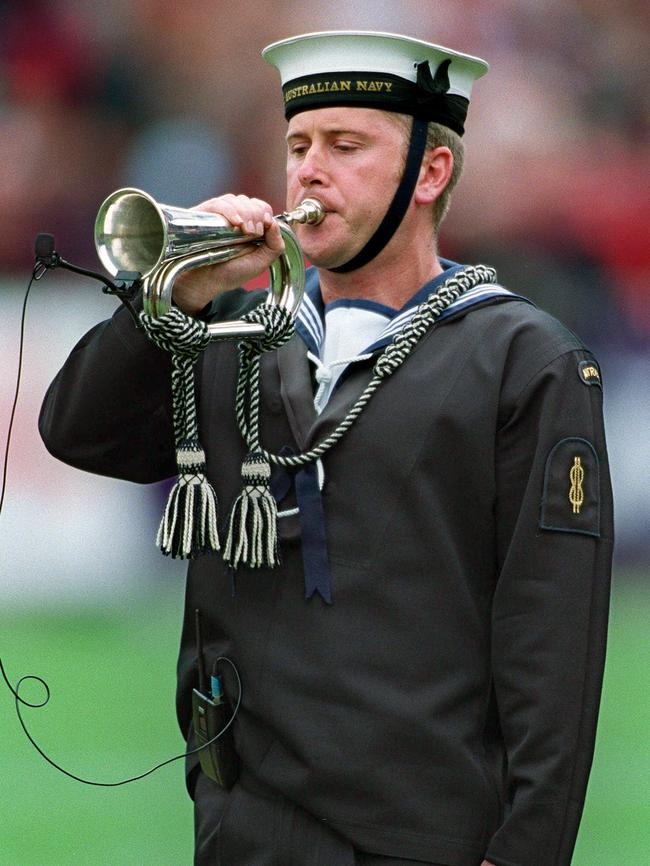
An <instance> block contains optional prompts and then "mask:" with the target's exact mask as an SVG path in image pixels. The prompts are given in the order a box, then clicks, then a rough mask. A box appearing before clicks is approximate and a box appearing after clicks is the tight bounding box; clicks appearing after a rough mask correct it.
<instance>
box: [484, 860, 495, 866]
mask: <svg viewBox="0 0 650 866" xmlns="http://www.w3.org/2000/svg"><path fill="white" fill-rule="evenodd" d="M481 866H494V863H490V862H489V861H488V860H484V861H483V862H482V863H481Z"/></svg>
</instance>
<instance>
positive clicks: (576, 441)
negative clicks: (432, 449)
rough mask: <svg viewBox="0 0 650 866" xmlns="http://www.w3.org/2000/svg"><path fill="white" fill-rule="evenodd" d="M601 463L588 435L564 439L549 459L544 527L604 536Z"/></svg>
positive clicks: (543, 510)
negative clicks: (587, 438)
mask: <svg viewBox="0 0 650 866" xmlns="http://www.w3.org/2000/svg"><path fill="white" fill-rule="evenodd" d="M599 491H600V467H599V462H598V455H597V454H596V451H595V449H594V447H593V445H592V444H591V442H588V441H587V440H586V439H581V438H579V437H577V436H575V437H567V438H566V439H561V440H560V441H559V442H558V443H557V445H555V446H554V447H553V448H552V449H551V452H550V454H549V455H548V457H547V459H546V468H545V470H544V490H543V492H542V502H541V508H540V520H539V526H540V529H548V530H552V531H555V532H579V533H582V534H584V535H594V536H596V537H597V538H598V537H600V496H599Z"/></svg>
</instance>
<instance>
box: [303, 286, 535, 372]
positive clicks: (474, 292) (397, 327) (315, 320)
mask: <svg viewBox="0 0 650 866" xmlns="http://www.w3.org/2000/svg"><path fill="white" fill-rule="evenodd" d="M310 288H311V291H312V292H314V294H315V292H319V289H318V283H317V282H316V284H315V286H314V285H313V283H312V286H311V287H310ZM432 291H435V289H433V290H432ZM503 296H512V297H518V296H515V295H513V293H512V292H511V291H509V290H508V289H505V288H504V287H503V286H500V285H499V284H498V283H483V284H481V285H480V286H475V287H474V288H473V289H470V290H469V291H468V292H465V293H464V294H463V295H462V296H461V297H460V298H459V299H458V300H457V301H454V303H453V304H451V305H450V306H449V307H448V308H447V309H446V310H445V312H444V313H443V315H442V316H441V317H440V320H442V319H445V318H447V317H448V316H451V315H453V314H454V313H457V312H459V311H460V310H462V309H464V308H465V307H469V306H471V305H472V304H476V303H479V302H480V301H483V300H487V299H488V298H495V297H503ZM423 300H424V299H423ZM314 301H316V303H315V302H314ZM318 301H320V296H319V295H315V297H314V298H312V297H311V296H310V294H309V293H308V292H305V294H304V295H303V300H302V304H301V305H300V308H299V310H298V315H297V318H296V328H297V330H298V332H299V333H300V335H301V336H302V338H303V340H304V341H305V343H306V344H307V346H308V348H309V349H310V351H312V352H313V353H314V354H315V355H319V356H320V353H321V348H322V344H323V338H324V333H325V332H324V324H323V319H322V311H321V310H322V301H321V302H320V304H318V306H317V303H318ZM351 303H352V304H353V302H351ZM319 306H320V307H321V309H320V310H319V308H318V307H319ZM418 308H419V304H414V305H413V306H410V307H408V309H406V310H403V312H401V313H398V314H397V315H396V316H395V317H394V318H392V319H390V320H389V321H388V322H387V323H386V327H385V328H384V329H383V331H382V332H381V334H380V335H379V336H378V338H377V339H376V340H375V342H374V343H372V345H371V346H367V347H366V348H365V349H364V352H371V351H374V350H375V349H377V348H379V347H381V346H382V345H385V344H386V343H388V342H390V340H391V339H392V338H393V337H394V336H395V334H397V333H398V332H399V331H401V330H402V328H403V327H404V326H405V325H406V324H407V322H409V321H410V320H411V319H412V318H413V316H414V315H415V314H416V313H417V311H418Z"/></svg>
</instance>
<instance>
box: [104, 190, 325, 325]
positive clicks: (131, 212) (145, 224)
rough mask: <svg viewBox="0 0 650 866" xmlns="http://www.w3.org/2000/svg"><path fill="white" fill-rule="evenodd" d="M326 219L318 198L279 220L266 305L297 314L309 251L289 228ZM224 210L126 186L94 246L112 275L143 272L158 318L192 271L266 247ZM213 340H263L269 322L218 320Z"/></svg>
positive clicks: (150, 307)
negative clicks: (279, 242)
mask: <svg viewBox="0 0 650 866" xmlns="http://www.w3.org/2000/svg"><path fill="white" fill-rule="evenodd" d="M324 216H325V209H324V208H323V205H322V204H321V202H319V201H318V199H313V198H307V199H305V200H304V201H303V202H301V204H300V205H298V207H297V208H295V209H294V210H292V211H289V212H285V213H283V214H280V215H278V216H277V217H276V219H277V220H278V223H279V226H280V230H281V232H282V236H283V239H284V245H285V250H284V252H283V253H282V255H281V256H279V257H278V258H277V259H276V260H275V261H274V262H273V263H272V265H271V267H270V269H269V271H270V287H269V291H268V295H267V299H266V303H268V304H271V305H276V306H280V307H283V308H285V309H286V310H288V311H289V312H290V314H291V315H292V316H294V317H295V315H296V313H297V311H298V307H299V306H300V303H301V301H302V296H303V292H304V289H305V265H304V260H303V255H302V250H301V249H300V246H299V244H298V240H297V238H296V236H295V234H294V233H293V231H292V230H291V228H290V226H291V225H293V224H294V223H309V224H312V225H317V224H318V223H320V222H321V220H322V219H323V217H324ZM261 243H262V239H261V238H259V237H258V236H251V235H247V234H245V233H244V232H242V231H241V229H238V228H235V227H234V226H232V225H231V224H230V223H229V222H228V221H227V220H226V218H225V217H223V216H220V215H219V214H212V213H207V212H205V211H199V210H192V209H188V208H180V207H171V206H170V205H166V204H160V203H159V202H157V201H156V200H155V199H154V198H152V196H150V195H149V194H148V193H146V192H143V191H142V190H139V189H134V188H131V187H127V188H124V189H118V190H117V191H116V192H114V193H112V194H111V195H109V196H108V198H107V199H105V201H104V202H103V203H102V205H101V206H100V208H99V212H98V213H97V218H96V220H95V247H96V249H97V253H98V255H99V258H100V261H101V262H102V264H103V265H104V267H105V268H106V269H107V270H108V271H109V273H110V274H111V275H113V276H115V275H116V274H117V273H118V272H119V271H137V272H139V273H140V274H141V276H142V281H143V282H142V297H143V304H144V310H145V312H146V313H148V314H149V315H151V316H153V317H154V318H159V317H160V316H163V315H165V313H166V312H168V310H169V309H170V307H171V304H172V291H173V287H174V281H175V280H176V278H177V277H178V276H179V275H180V274H182V273H184V272H185V271H188V270H191V269H192V268H199V267H203V266H205V265H214V264H218V263H219V262H225V261H228V260H229V259H233V258H236V257H238V256H241V255H243V254H244V253H245V252H246V250H242V245H244V244H248V245H250V244H261ZM208 330H209V332H210V334H211V336H212V337H214V338H222V339H224V338H233V339H237V338H241V337H248V338H251V337H256V336H258V337H259V336H262V335H263V334H264V327H263V326H262V325H258V324H254V323H251V322H243V321H241V320H238V321H233V322H213V323H211V324H209V325H208Z"/></svg>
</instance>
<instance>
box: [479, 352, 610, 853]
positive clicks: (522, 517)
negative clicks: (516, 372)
mask: <svg viewBox="0 0 650 866" xmlns="http://www.w3.org/2000/svg"><path fill="white" fill-rule="evenodd" d="M506 416H507V417H505V419H503V425H502V427H501V429H500V431H499V434H498V441H497V454H496V469H497V504H496V515H495V517H496V527H497V536H498V568H499V576H498V582H497V586H496V592H495V597H494V606H493V620H492V670H493V682H494V689H495V695H496V700H497V706H498V712H499V720H500V725H501V730H502V734H503V739H504V742H505V748H506V753H507V787H506V803H505V816H504V820H503V822H502V824H501V826H500V828H499V829H498V831H497V832H496V833H495V835H494V836H493V838H492V839H491V841H490V844H489V846H488V850H487V853H486V858H487V859H488V860H490V861H491V862H493V863H494V864H496V866H532V864H535V866H568V864H569V863H570V862H571V855H572V852H573V848H574V844H575V839H576V835H577V831H578V826H579V822H580V818H581V814H582V809H583V804H584V799H585V792H586V787H587V780H588V776H589V771H590V767H591V761H592V755H593V749H594V740H595V731H596V722H597V715H598V706H599V700H600V692H601V685H602V676H603V667H604V659H605V642H606V628H607V614H608V604H609V583H610V569H611V556H612V543H613V525H612V497H611V487H610V480H609V470H608V463H607V453H606V446H605V435H604V429H603V418H602V388H601V383H600V377H599V375H598V367H597V365H596V363H595V361H594V360H593V358H592V357H591V356H590V355H589V353H588V352H586V351H582V350H575V351H567V352H565V353H563V354H562V355H561V356H560V357H558V358H556V359H555V360H553V361H551V362H550V363H548V364H547V365H546V366H544V368H543V369H542V370H540V371H538V372H537V373H536V374H535V375H534V376H533V377H532V378H531V380H530V381H528V382H527V383H526V384H525V385H524V386H523V387H522V388H521V390H520V391H519V392H518V395H517V396H516V398H513V399H512V401H510V403H509V406H508V410H507V413H506Z"/></svg>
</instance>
